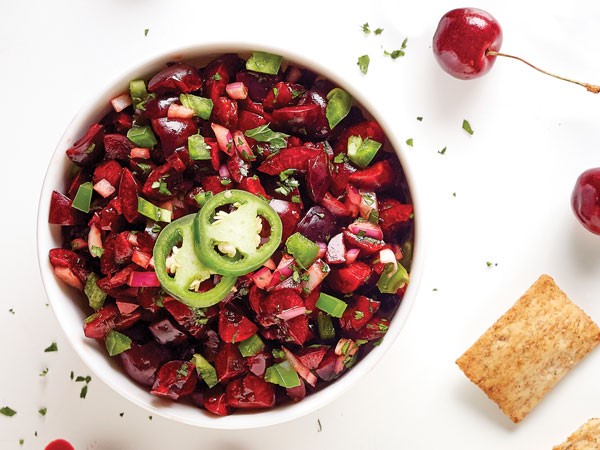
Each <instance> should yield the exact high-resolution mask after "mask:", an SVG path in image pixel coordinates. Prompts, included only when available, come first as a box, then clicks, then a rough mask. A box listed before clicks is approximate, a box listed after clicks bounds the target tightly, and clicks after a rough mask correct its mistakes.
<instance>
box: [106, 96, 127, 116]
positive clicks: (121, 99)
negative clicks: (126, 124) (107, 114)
mask: <svg viewBox="0 0 600 450" xmlns="http://www.w3.org/2000/svg"><path fill="white" fill-rule="evenodd" d="M110 104H111V105H112V107H113V109H114V110H115V112H121V111H123V110H124V109H125V108H127V107H128V106H129V105H131V97H130V96H129V94H121V95H118V96H116V97H115V98H113V99H112V100H111V101H110Z"/></svg>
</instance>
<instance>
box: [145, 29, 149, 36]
mask: <svg viewBox="0 0 600 450" xmlns="http://www.w3.org/2000/svg"><path fill="white" fill-rule="evenodd" d="M149 31H150V28H144V36H148V32H149Z"/></svg>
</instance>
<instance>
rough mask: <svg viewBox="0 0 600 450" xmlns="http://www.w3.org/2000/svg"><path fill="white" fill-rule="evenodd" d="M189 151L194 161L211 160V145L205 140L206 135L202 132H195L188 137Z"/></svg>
mask: <svg viewBox="0 0 600 450" xmlns="http://www.w3.org/2000/svg"><path fill="white" fill-rule="evenodd" d="M188 151H189V153H190V158H191V159H193V160H194V161H198V160H210V158H211V156H210V145H208V144H207V143H206V142H204V137H203V136H202V135H200V134H193V135H192V136H190V137H188Z"/></svg>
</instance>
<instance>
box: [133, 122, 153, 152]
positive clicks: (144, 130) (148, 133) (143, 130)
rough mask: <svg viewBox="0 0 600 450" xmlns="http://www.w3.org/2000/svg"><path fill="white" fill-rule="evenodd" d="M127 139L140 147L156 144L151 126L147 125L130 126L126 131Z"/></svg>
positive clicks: (149, 146) (150, 146)
mask: <svg viewBox="0 0 600 450" xmlns="http://www.w3.org/2000/svg"><path fill="white" fill-rule="evenodd" d="M127 139H129V140H130V141H131V142H133V143H134V144H135V145H137V146H138V147H142V148H152V147H154V146H155V145H156V144H158V141H157V140H156V136H154V132H153V131H152V128H150V126H148V125H146V126H144V127H133V128H130V129H129V131H127Z"/></svg>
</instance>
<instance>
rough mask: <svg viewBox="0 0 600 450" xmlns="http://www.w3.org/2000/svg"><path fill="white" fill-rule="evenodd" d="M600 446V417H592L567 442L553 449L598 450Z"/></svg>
mask: <svg viewBox="0 0 600 450" xmlns="http://www.w3.org/2000/svg"><path fill="white" fill-rule="evenodd" d="M599 448H600V419H590V420H588V421H587V422H586V423H584V424H583V425H581V426H580V427H579V428H578V429H577V430H576V431H575V432H574V433H573V434H572V435H571V436H569V437H568V438H567V440H566V441H565V442H563V443H562V444H560V445H557V446H555V447H552V450H598V449H599Z"/></svg>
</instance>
